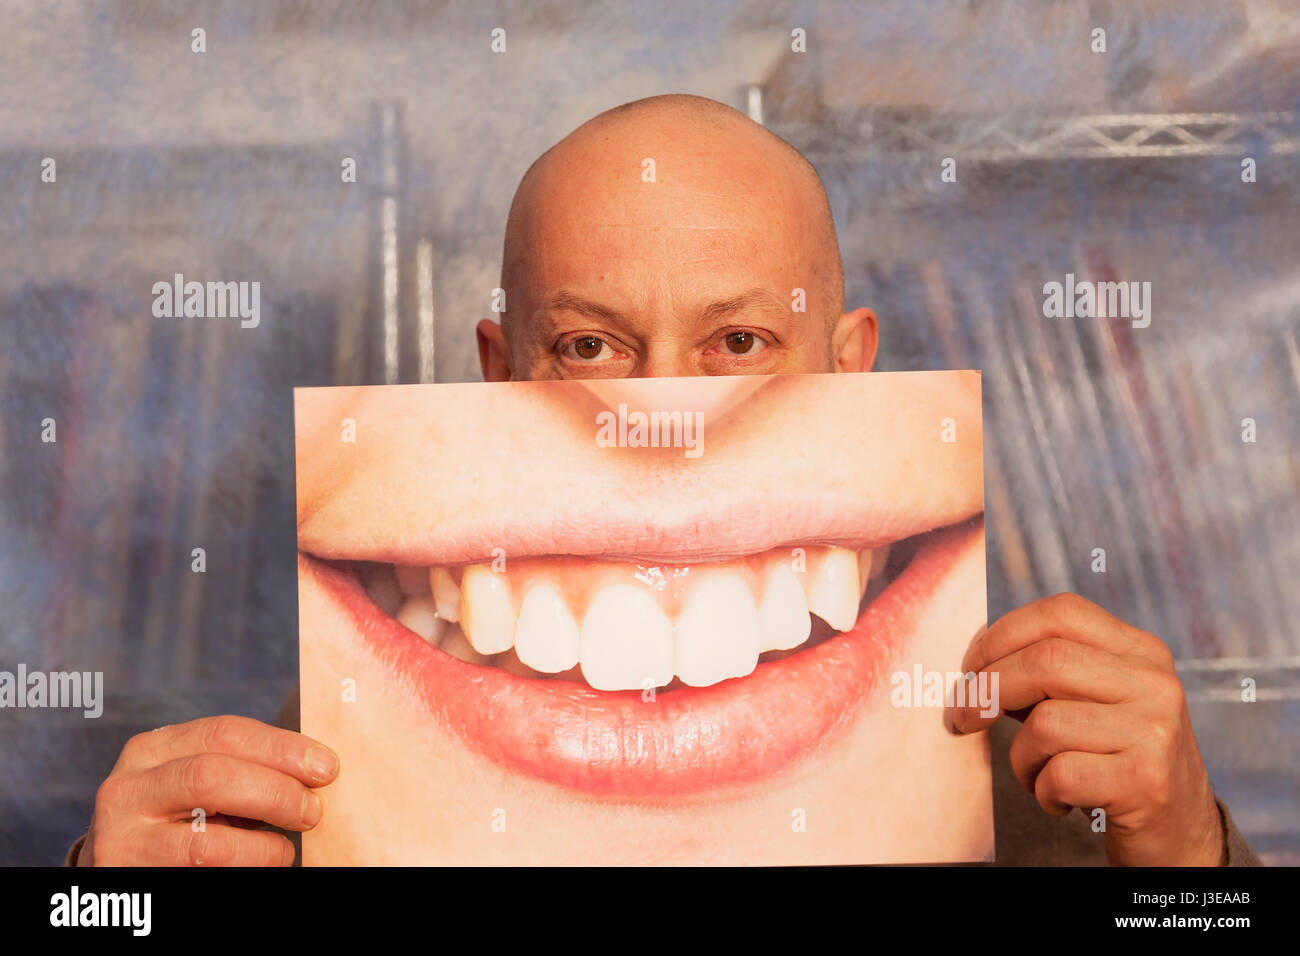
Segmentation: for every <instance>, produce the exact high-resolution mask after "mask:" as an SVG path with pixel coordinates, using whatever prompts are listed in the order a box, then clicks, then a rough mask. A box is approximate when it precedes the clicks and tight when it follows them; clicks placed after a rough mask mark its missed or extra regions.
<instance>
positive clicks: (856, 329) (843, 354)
mask: <svg viewBox="0 0 1300 956" xmlns="http://www.w3.org/2000/svg"><path fill="white" fill-rule="evenodd" d="M879 344H880V338H879V325H878V323H877V322H876V313H874V312H872V311H871V310H870V309H854V310H853V311H852V312H845V313H844V314H843V315H841V316H840V319H839V321H838V322H836V323H835V331H834V332H833V333H832V334H831V354H832V355H833V356H834V360H835V371H837V372H870V371H871V366H872V365H874V364H875V362H876V346H877V345H879Z"/></svg>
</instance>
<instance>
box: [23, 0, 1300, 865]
mask: <svg viewBox="0 0 1300 956" xmlns="http://www.w3.org/2000/svg"><path fill="white" fill-rule="evenodd" d="M196 27H197V28H202V29H203V30H205V31H206V36H205V40H206V52H205V53H203V54H196V53H193V52H191V42H192V34H191V31H192V30H193V29H195V28H196ZM497 27H501V28H503V29H505V31H506V44H507V49H506V52H505V53H501V54H494V53H492V52H491V49H490V42H491V31H492V30H493V29H494V28H497ZM1098 27H1100V28H1102V29H1104V30H1105V43H1106V49H1105V52H1104V53H1101V52H1094V51H1093V49H1092V47H1093V45H1094V39H1093V32H1092V31H1093V30H1094V29H1096V28H1098ZM795 28H800V29H803V30H804V31H806V38H807V39H806V45H807V52H804V53H795V52H792V50H791V42H792V40H791V31H792V30H793V29H795ZM666 92H689V93H696V94H700V95H703V96H709V97H712V98H714V99H717V100H720V101H722V102H725V103H729V104H731V105H733V106H736V107H737V108H739V109H741V110H743V111H745V112H747V113H749V115H751V116H752V117H753V118H755V119H757V120H759V121H761V122H763V123H764V124H766V125H767V126H768V127H769V128H771V129H772V130H773V131H775V132H776V133H778V134H779V135H781V136H783V137H785V138H786V139H788V140H789V141H790V142H791V143H793V144H794V145H795V146H796V147H798V148H799V149H801V150H802V151H804V153H805V155H807V156H808V157H809V159H810V160H812V162H813V163H814V164H815V165H816V167H817V168H818V170H819V171H820V173H821V175H822V177H823V179H824V180H825V182H826V186H827V189H828V191H829V194H830V197H831V202H832V206H833V209H834V213H835V218H836V223H837V227H838V231H839V235H840V241H841V244H842V247H843V254H844V265H845V274H846V283H847V293H848V295H847V301H848V304H849V307H856V306H859V305H870V306H871V307H873V308H874V309H875V310H876V312H877V314H878V315H879V316H880V319H881V335H882V341H881V353H880V358H879V360H878V368H881V369H886V370H900V369H933V368H949V367H960V368H970V367H974V368H982V369H983V370H984V398H985V413H986V416H987V423H986V429H985V440H986V447H985V461H986V466H985V468H986V498H987V507H988V515H989V523H988V534H989V545H988V548H989V562H990V563H989V571H990V573H989V603H990V607H989V610H990V615H991V617H993V616H997V615H1000V614H1002V613H1004V612H1006V611H1007V610H1009V609H1010V608H1012V607H1014V606H1016V605H1018V604H1021V603H1024V602H1026V601H1029V600H1032V599H1034V598H1035V597H1039V596H1043V595H1046V594H1050V593H1053V592H1056V591H1061V590H1074V591H1078V592H1079V593H1081V594H1083V595H1085V596H1087V597H1090V598H1092V599H1094V600H1096V601H1098V602H1100V603H1101V604H1103V605H1105V606H1106V607H1107V608H1109V609H1110V610H1111V611H1113V612H1114V613H1116V614H1118V615H1119V616H1120V617H1122V618H1124V619H1126V620H1128V621H1129V622H1131V623H1133V624H1136V625H1138V626H1141V627H1143V628H1146V629H1148V630H1151V631H1154V632H1156V633H1158V634H1160V635H1161V636H1162V637H1163V638H1164V639H1165V640H1166V641H1167V642H1168V643H1169V644H1170V645H1171V646H1172V647H1173V649H1174V651H1175V653H1176V655H1177V657H1178V658H1179V668H1180V674H1181V676H1182V678H1183V680H1184V683H1185V685H1186V686H1187V688H1188V693H1189V697H1190V706H1191V709H1192V716H1193V722H1194V725H1195V727H1196V731H1197V736H1198V739H1199V741H1200V744H1201V749H1202V752H1203V754H1204V757H1205V759H1206V762H1207V765H1208V766H1209V769H1210V774H1211V779H1212V781H1213V783H1214V786H1215V789H1216V791H1217V792H1218V793H1219V795H1220V796H1221V797H1223V798H1224V799H1225V801H1226V802H1227V803H1228V805H1229V806H1230V807H1231V809H1232V811H1233V813H1234V816H1235V818H1236V820H1237V823H1238V825H1239V826H1240V828H1241V829H1242V830H1243V832H1244V833H1245V834H1246V835H1247V837H1248V839H1249V840H1250V842H1251V843H1252V845H1253V846H1254V848H1255V849H1256V851H1257V852H1258V853H1259V854H1260V855H1261V857H1263V858H1264V859H1265V860H1266V861H1267V862H1271V863H1288V864H1297V863H1300V812H1297V811H1298V810H1300V759H1298V758H1300V586H1297V583H1298V582H1300V346H1298V344H1297V342H1298V337H1300V120H1298V119H1297V111H1300V4H1297V3H1295V2H1293V0H1180V2H1155V0H1148V2H1137V0H1124V2H1120V0H946V2H945V0H935V2H915V0H908V2H905V0H879V2H858V3H852V4H837V3H805V2H782V0H765V2H761V3H695V2H691V3H674V2H663V3H656V4H653V5H632V4H623V3H582V4H580V3H563V2H557V0H520V2H509V3H506V2H502V3H477V2H474V3H471V2H464V3H457V2H415V0H404V2H397V0H371V2H368V3H364V4H361V3H344V2H337V0H333V2H327V0H321V2H313V3H305V2H300V0H246V2H238V3H237V2H199V0H151V2H142V0H86V2H71V0H52V2H43V3H40V4H30V3H23V2H19V0H3V2H0V257H2V262H3V269H0V495H2V497H0V606H2V607H3V608H4V609H5V613H4V621H3V624H0V670H9V671H14V670H15V669H16V667H17V664H18V663H19V662H22V663H25V664H26V665H27V667H28V668H29V669H30V670H37V669H39V670H81V671H87V670H90V671H94V670H100V671H103V672H104V674H105V689H106V703H105V711H104V715H103V716H102V717H101V718H99V719H98V720H86V719H83V718H82V716H81V714H80V712H79V711H58V710H42V711H33V710H3V711H0V768H3V770H2V772H0V821H2V822H0V863H4V864H46V863H59V862H61V861H62V859H63V854H64V852H65V850H66V848H67V847H68V845H69V844H71V843H72V841H73V840H75V839H76V838H77V837H78V836H79V835H80V834H81V833H82V832H83V830H84V828H85V826H86V824H87V822H88V821H89V815H90V810H91V806H92V802H93V797H94V792H95V788H96V786H97V785H98V783H99V781H100V780H102V779H103V777H104V776H106V775H107V773H108V772H109V770H110V769H111V768H112V765H113V763H114V761H115V759H116V756H117V753H118V751H119V750H120V748H121V746H122V744H123V743H124V742H125V740H126V739H127V738H128V737H129V736H130V735H132V734H134V733H136V732H138V731H141V730H145V729H149V728H152V727H156V726H159V725H162V724H165V723H172V722H178V721H183V720H187V719H191V718H193V717H198V716H203V715H209V714H215V713H228V712H234V713H241V714H247V715H249V716H253V717H257V718H260V719H263V720H271V719H273V718H274V716H275V714H276V713H277V711H278V710H279V708H280V706H281V704H282V702H283V700H284V698H285V696H286V694H287V693H288V692H289V691H290V690H291V688H292V687H293V686H294V684H295V683H296V680H297V623H296V571H295V561H294V552H295V537H294V478H293V425H292V406H291V389H292V387H293V386H296V385H327V384H358V383H384V382H415V381H439V382H453V381H472V380H477V379H478V378H479V371H478V363H477V355H476V350H475V345H474V336H473V327H474V323H475V322H476V321H477V320H478V319H479V318H481V317H484V316H488V315H490V314H491V311H490V309H491V296H492V290H493V289H494V287H495V286H496V285H497V284H498V278H499V270H500V263H501V240H502V232H503V228H504V223H505V216H506V211H507V208H508V206H509V203H510V199H511V196H512V194H513V191H514V189H515V186H516V185H517V183H518V180H519V177H520V176H521V175H522V174H523V172H524V170H525V169H526V168H527V166H528V165H529V164H530V163H531V162H532V160H533V159H534V158H536V157H537V155H539V154H540V153H541V152H542V151H543V150H545V149H546V148H547V147H549V146H550V145H552V144H553V143H554V142H555V141H556V140H558V139H559V138H561V137H562V136H563V135H565V134H566V133H567V132H569V131H570V130H571V129H573V128H574V127H575V126H577V125H579V124H580V123H582V122H583V121H585V120H586V119H588V118H590V117H591V116H593V115H595V114H596V113H598V112H600V111H602V110H604V109H607V108H609V107H612V106H615V105H618V104H620V103H623V102H626V101H629V100H633V99H637V98H639V97H643V96H649V95H654V94H659V93H666ZM45 157H51V158H53V159H55V160H56V163H57V166H56V171H57V180H56V182H53V183H46V182H42V179H41V169H42V160H43V159H44V158H45ZM345 157H351V158H354V159H355V160H356V162H357V182H356V183H354V184H346V183H343V182H341V177H340V169H341V166H340V164H341V162H342V160H343V159H344V158H345ZM945 158H952V159H955V160H956V171H957V181H956V182H955V183H944V182H941V181H940V176H939V171H940V163H941V162H942V161H943V160H944V159H945ZM1244 158H1251V159H1253V160H1254V161H1255V163H1256V169H1257V172H1256V177H1257V181H1255V182H1249V183H1247V182H1243V178H1242V160H1243V159H1244ZM175 273H183V274H184V275H185V276H186V278H187V279H195V280H199V281H205V280H210V279H211V280H216V279H220V280H231V281H258V282H260V283H261V313H262V314H261V324H260V326H259V327H257V328H255V329H242V328H240V326H239V322H238V321H237V320H230V319H226V320H220V319H159V318H155V317H154V316H153V315H152V314H151V305H152V302H153V295H152V292H151V288H152V285H153V283H154V282H157V281H160V280H161V281H170V279H171V277H172V276H173V274H175ZM1067 273H1073V274H1075V275H1076V276H1077V277H1078V278H1079V279H1080V280H1084V279H1087V280H1093V281H1098V280H1112V279H1122V280H1133V281H1149V282H1150V283H1151V284H1152V321H1151V324H1150V326H1149V327H1148V328H1144V329H1135V328H1132V327H1131V325H1130V323H1129V322H1127V321H1125V320H1116V319H1045V318H1044V317H1043V314H1042V303H1043V295H1042V287H1043V284H1044V283H1045V282H1049V281H1058V282H1064V281H1065V277H1066V274H1067ZM45 418H54V419H55V420H56V422H57V428H58V432H57V435H58V441H57V443H54V444H46V443H42V442H41V440H40V433H41V427H42V426H41V422H42V419H45ZM1247 418H1249V419H1252V420H1253V421H1254V422H1255V428H1256V434H1257V440H1256V441H1255V442H1253V443H1249V442H1243V440H1242V433H1243V420H1244V419H1247ZM195 547H202V548H204V549H205V550H206V554H207V573H206V574H194V573H192V572H191V570H190V562H191V557H190V555H191V549H192V548H195ZM1096 548H1104V549H1105V552H1106V571H1105V573H1097V572H1094V571H1093V570H1092V565H1093V553H1094V549H1096ZM1246 677H1249V678H1252V679H1254V680H1255V681H1256V683H1257V686H1258V692H1257V693H1258V700H1257V702H1255V703H1252V704H1245V703H1242V701H1241V681H1242V679H1243V678H1246Z"/></svg>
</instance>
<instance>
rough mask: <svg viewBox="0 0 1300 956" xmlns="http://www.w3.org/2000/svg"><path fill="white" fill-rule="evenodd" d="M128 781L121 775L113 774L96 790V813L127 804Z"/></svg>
mask: <svg viewBox="0 0 1300 956" xmlns="http://www.w3.org/2000/svg"><path fill="white" fill-rule="evenodd" d="M125 790H126V780H125V778H124V777H123V775H122V774H120V773H111V774H109V775H108V776H107V777H105V778H104V782H103V783H101V784H100V785H99V788H98V789H96V790H95V813H96V814H99V813H102V812H104V811H106V810H110V809H113V808H115V807H119V806H121V805H122V804H123V803H125V802H126V794H125V792H124V791H125Z"/></svg>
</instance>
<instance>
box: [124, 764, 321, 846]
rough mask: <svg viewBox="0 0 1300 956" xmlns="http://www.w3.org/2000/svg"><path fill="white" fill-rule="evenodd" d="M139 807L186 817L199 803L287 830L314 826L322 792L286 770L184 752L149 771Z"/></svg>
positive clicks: (214, 810)
mask: <svg viewBox="0 0 1300 956" xmlns="http://www.w3.org/2000/svg"><path fill="white" fill-rule="evenodd" d="M138 786H139V787H140V788H141V790H140V792H139V795H138V801H139V802H138V804H137V805H138V806H139V807H140V810H141V812H142V813H146V814H152V815H154V816H156V817H159V818H162V819H175V818H176V817H185V818H188V817H190V816H191V815H192V813H193V811H194V809H195V808H202V809H203V810H204V812H205V813H207V814H208V816H214V815H216V814H222V815H224V816H236V817H247V818H249V819H251V820H260V821H262V822H264V823H269V824H271V825H272V826H277V827H280V828H281V829H284V830H310V829H311V828H312V827H314V826H315V825H316V824H317V822H319V820H320V817H321V812H322V808H321V802H320V797H319V796H318V795H317V794H316V793H315V791H313V790H311V789H310V788H308V787H304V786H303V785H302V784H301V783H299V782H298V781H297V780H295V779H294V778H293V777H291V776H289V775H288V774H284V773H281V772H280V771H278V770H272V769H271V768H270V767H264V766H262V765H261V764H256V763H250V762H249V761H247V760H240V759H239V758H237V757H228V756H226V755H225V754H195V755H193V756H189V757H181V758H180V759H179V760H173V761H172V762H171V763H167V764H163V765H162V766H161V767H155V768H154V769H153V770H150V771H147V772H146V773H145V774H144V775H143V776H142V777H141V779H140V781H139V783H138Z"/></svg>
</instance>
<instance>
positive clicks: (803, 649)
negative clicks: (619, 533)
mask: <svg viewBox="0 0 1300 956" xmlns="http://www.w3.org/2000/svg"><path fill="white" fill-rule="evenodd" d="M982 533H983V531H982V517H980V516H978V515H977V516H974V517H972V518H967V519H965V520H963V521H961V522H958V523H957V524H954V525H951V526H949V527H946V528H943V529H939V530H935V531H922V532H918V533H915V534H911V535H908V536H906V537H903V538H899V539H896V540H895V541H892V542H881V543H878V544H876V545H875V546H873V547H869V548H862V549H853V548H849V547H843V546H827V545H815V544H808V545H788V546H787V545H783V546H780V547H775V548H769V549H765V550H761V551H756V552H752V553H749V554H745V555H742V556H740V557H738V558H730V559H726V560H711V561H710V560H704V561H701V560H696V559H695V558H691V559H689V560H687V561H684V562H683V563H680V564H679V563H673V562H670V561H664V560H662V559H656V560H636V559H610V558H608V557H605V556H594V557H592V556H586V557H584V556H577V555H565V556H557V555H539V556H531V557H519V558H506V559H505V561H504V566H503V567H500V568H499V569H496V570H494V568H493V565H492V563H491V561H487V562H471V563H467V564H460V565H455V566H447V565H443V564H431V565H418V564H405V563H390V562H384V561H373V560H371V561H350V560H345V559H333V560H329V561H324V560H318V559H314V558H311V557H310V556H307V555H303V556H302V561H303V562H304V564H305V565H306V566H307V568H306V570H307V571H308V572H309V573H310V574H311V575H312V576H313V577H314V578H315V579H316V580H318V581H319V583H320V584H321V586H322V587H323V589H324V590H325V591H326V592H328V593H330V594H331V595H332V596H333V597H334V599H335V600H336V601H337V602H338V604H339V605H340V607H341V608H342V609H343V610H344V613H345V614H346V615H347V616H348V618H349V619H350V621H351V623H352V626H353V629H354V630H355V633H356V634H357V635H358V637H359V639H360V640H361V641H363V642H364V643H365V644H366V645H367V646H368V647H369V648H370V650H371V651H372V653H374V654H375V655H376V656H377V657H378V658H379V659H380V660H381V661H382V662H383V663H384V664H385V665H386V666H387V667H388V668H389V669H390V670H391V671H392V672H394V673H395V674H396V675H397V676H398V677H399V679H400V681H401V683H402V685H403V686H404V687H406V688H407V689H408V690H409V691H410V692H411V694H412V695H413V696H414V698H415V699H416V700H417V701H418V702H419V704H420V705H421V706H423V707H424V708H425V709H426V710H427V711H428V712H429V713H430V714H431V715H433V716H434V717H435V718H436V719H437V720H438V721H439V722H440V723H441V724H442V725H443V726H445V727H446V728H448V729H449V730H451V731H452V732H453V733H455V734H456V736H458V737H459V738H460V739H461V740H462V741H464V742H465V744H466V745H467V746H468V747H470V748H471V749H472V750H474V751H476V752H478V753H479V754H481V755H482V756H485V757H487V758H488V759H490V760H492V761H494V762H496V763H497V764H498V765H501V766H503V767H504V768H506V769H508V770H510V771H513V772H516V773H521V774H524V775H526V776H528V777H532V778H534V779H538V780H541V781H545V782H547V783H551V784H555V785H559V786H562V787H566V788H570V789H573V790H577V791H581V792H585V793H588V794H591V795H596V796H601V797H605V798H620V797H621V798H627V799H649V798H667V797H673V796H683V795H687V794H691V793H697V792H704V791H709V790H713V789H717V788H723V787H729V786H736V785H741V784H745V783H747V782H750V781H755V780H759V779H763V778H767V777H769V776H771V775H772V774H775V773H778V772H780V771H781V770H783V769H785V768H786V767H788V766H790V765H791V764H792V763H794V762H796V761H797V760H798V759H799V758H800V757H801V756H804V755H806V754H808V753H809V752H811V751H812V750H814V749H815V748H816V747H818V746H819V745H820V744H821V743H822V742H823V741H825V740H826V739H827V738H828V737H830V736H831V735H832V734H833V732H834V730H835V729H836V728H837V727H838V726H840V725H842V724H843V723H845V722H846V721H848V720H849V719H850V717H851V716H852V714H853V713H854V712H855V710H856V707H857V705H859V704H860V703H862V702H863V701H864V700H865V699H867V698H868V697H869V696H870V693H871V691H872V690H873V689H874V688H875V687H876V686H877V685H878V684H879V683H880V679H881V677H882V676H883V675H884V673H885V672H886V665H887V664H888V663H889V661H890V659H891V658H893V657H894V656H895V654H896V653H897V652H898V651H899V649H900V648H901V647H902V646H904V645H905V644H906V641H907V637H908V635H909V634H910V632H911V629H912V624H913V621H914V620H915V618H916V615H917V614H918V613H919V612H920V611H921V610H922V609H923V607H924V605H925V603H926V600H927V598H928V596H929V595H931V594H932V593H933V592H934V591H935V590H936V589H937V588H938V587H939V586H940V585H941V584H942V582H943V580H944V578H945V576H946V574H947V572H948V571H949V569H950V568H951V567H952V566H953V564H954V563H955V561H956V560H957V558H958V557H959V555H960V554H961V553H962V549H963V547H966V546H968V545H969V541H970V539H971V536H972V535H982Z"/></svg>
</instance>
